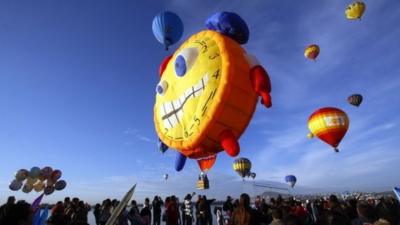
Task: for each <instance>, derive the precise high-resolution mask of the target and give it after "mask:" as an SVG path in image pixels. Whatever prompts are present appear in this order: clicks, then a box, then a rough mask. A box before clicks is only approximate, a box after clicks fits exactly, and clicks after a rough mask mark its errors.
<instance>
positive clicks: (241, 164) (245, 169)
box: [232, 158, 251, 178]
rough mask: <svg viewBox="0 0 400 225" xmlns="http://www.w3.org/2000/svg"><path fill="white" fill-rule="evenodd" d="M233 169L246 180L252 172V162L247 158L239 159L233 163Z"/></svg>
mask: <svg viewBox="0 0 400 225" xmlns="http://www.w3.org/2000/svg"><path fill="white" fill-rule="evenodd" d="M232 166H233V169H234V170H235V171H236V172H237V173H238V174H239V176H241V177H242V178H244V177H245V176H246V175H247V174H249V172H250V170H251V162H250V160H248V159H247V158H238V159H236V160H235V162H234V163H233V165H232Z"/></svg>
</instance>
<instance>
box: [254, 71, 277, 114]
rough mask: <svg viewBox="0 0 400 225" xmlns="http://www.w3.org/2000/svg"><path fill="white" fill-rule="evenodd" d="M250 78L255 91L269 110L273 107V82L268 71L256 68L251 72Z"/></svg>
mask: <svg viewBox="0 0 400 225" xmlns="http://www.w3.org/2000/svg"><path fill="white" fill-rule="evenodd" d="M250 78H251V82H252V84H253V88H254V91H255V92H256V93H257V94H258V95H259V96H261V98H262V100H261V103H262V104H263V105H265V106H266V107H267V108H269V107H271V106H272V102H271V95H270V92H271V81H270V79H269V76H268V73H267V71H265V69H264V68H263V67H262V66H260V65H257V66H254V67H253V68H251V70H250Z"/></svg>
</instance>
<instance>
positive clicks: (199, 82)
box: [154, 31, 223, 147]
mask: <svg viewBox="0 0 400 225" xmlns="http://www.w3.org/2000/svg"><path fill="white" fill-rule="evenodd" d="M218 35H219V34H217V33H215V32H212V31H203V32H200V33H198V34H196V35H194V36H192V37H191V38H189V39H188V40H187V41H186V42H185V43H183V44H182V46H181V47H180V48H179V49H178V50H177V51H176V52H175V53H174V55H173V57H172V58H171V60H170V61H169V63H168V65H167V67H166V69H165V71H164V73H163V75H162V77H161V79H160V82H159V83H158V85H157V87H156V92H157V94H156V95H157V96H156V103H155V107H154V121H155V123H156V129H157V133H158V134H159V136H160V137H162V139H163V141H164V142H166V141H167V142H168V143H170V144H169V146H170V147H175V146H174V143H177V142H179V143H180V144H179V146H185V145H187V146H191V145H192V143H193V142H194V141H195V140H196V139H198V138H199V136H200V135H201V134H202V132H203V131H204V129H205V127H206V126H207V123H209V122H210V120H211V117H212V116H213V115H212V114H213V112H214V111H213V108H214V107H215V105H216V104H218V103H219V102H218V101H216V100H215V98H214V97H215V95H216V93H217V91H219V89H221V88H220V83H221V82H220V81H221V76H222V70H221V68H222V63H223V62H222V57H221V49H220V44H219V42H220V41H219V39H220V37H219V36H218ZM185 142H186V144H185ZM171 145H172V146H171Z"/></svg>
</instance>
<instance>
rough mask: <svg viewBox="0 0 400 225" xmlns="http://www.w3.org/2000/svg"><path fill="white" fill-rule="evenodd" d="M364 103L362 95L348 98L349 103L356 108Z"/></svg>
mask: <svg viewBox="0 0 400 225" xmlns="http://www.w3.org/2000/svg"><path fill="white" fill-rule="evenodd" d="M362 101H363V96H362V95H360V94H353V95H350V96H349V97H348V98H347V102H348V103H350V104H351V105H354V106H357V107H358V106H360V105H361V102H362Z"/></svg>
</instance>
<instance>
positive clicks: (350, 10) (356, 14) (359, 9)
mask: <svg viewBox="0 0 400 225" xmlns="http://www.w3.org/2000/svg"><path fill="white" fill-rule="evenodd" d="M365 8H366V5H365V3H364V2H358V1H357V2H353V3H351V4H350V5H348V6H347V8H346V11H345V13H346V18H347V19H349V20H355V19H361V17H362V15H363V14H364V11H365Z"/></svg>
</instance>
